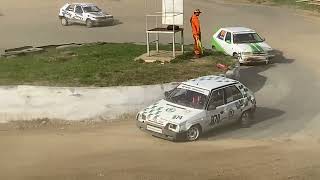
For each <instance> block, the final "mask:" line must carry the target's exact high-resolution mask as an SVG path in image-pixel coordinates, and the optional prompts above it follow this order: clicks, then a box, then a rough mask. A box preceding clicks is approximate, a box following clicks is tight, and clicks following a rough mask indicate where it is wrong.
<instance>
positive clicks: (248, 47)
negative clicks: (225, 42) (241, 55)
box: [236, 42, 272, 53]
mask: <svg viewBox="0 0 320 180" xmlns="http://www.w3.org/2000/svg"><path fill="white" fill-rule="evenodd" d="M236 47H237V49H238V51H239V52H252V53H255V52H258V53H265V52H268V51H271V50H272V48H271V47H270V46H269V45H268V44H267V43H265V42H260V43H244V44H236Z"/></svg>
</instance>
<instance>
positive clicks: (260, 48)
mask: <svg viewBox="0 0 320 180" xmlns="http://www.w3.org/2000/svg"><path fill="white" fill-rule="evenodd" d="M254 45H255V46H256V48H258V49H259V50H260V52H264V50H263V48H262V47H261V46H260V45H259V44H257V43H255V44H254Z"/></svg>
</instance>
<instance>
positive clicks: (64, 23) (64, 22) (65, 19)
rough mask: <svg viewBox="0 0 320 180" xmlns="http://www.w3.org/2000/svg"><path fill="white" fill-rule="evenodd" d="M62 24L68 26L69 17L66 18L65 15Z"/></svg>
mask: <svg viewBox="0 0 320 180" xmlns="http://www.w3.org/2000/svg"><path fill="white" fill-rule="evenodd" d="M61 25H62V26H68V25H69V21H68V19H67V18H65V17H63V18H61Z"/></svg>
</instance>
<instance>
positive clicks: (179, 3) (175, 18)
mask: <svg viewBox="0 0 320 180" xmlns="http://www.w3.org/2000/svg"><path fill="white" fill-rule="evenodd" d="M162 24H166V25H173V24H174V25H178V26H180V25H183V0H162Z"/></svg>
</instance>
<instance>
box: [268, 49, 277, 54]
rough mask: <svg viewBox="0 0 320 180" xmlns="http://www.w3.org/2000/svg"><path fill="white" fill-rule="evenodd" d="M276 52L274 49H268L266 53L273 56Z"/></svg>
mask: <svg viewBox="0 0 320 180" xmlns="http://www.w3.org/2000/svg"><path fill="white" fill-rule="evenodd" d="M276 54H277V51H276V50H274V49H273V50H270V51H268V55H272V56H274V55H276Z"/></svg>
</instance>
